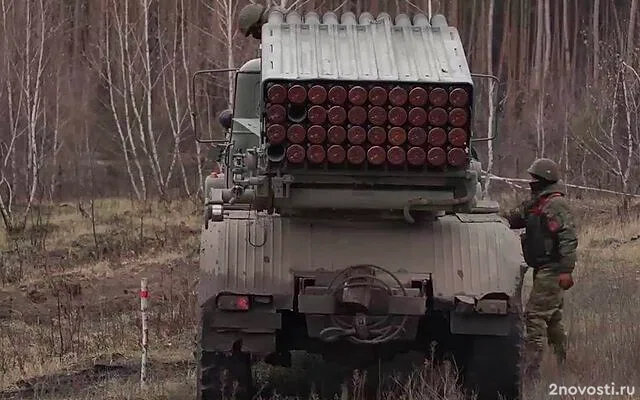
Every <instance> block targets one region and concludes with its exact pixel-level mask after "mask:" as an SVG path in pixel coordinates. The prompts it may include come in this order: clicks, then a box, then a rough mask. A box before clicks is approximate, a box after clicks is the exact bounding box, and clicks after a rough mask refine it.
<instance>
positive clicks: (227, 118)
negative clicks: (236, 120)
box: [218, 109, 233, 129]
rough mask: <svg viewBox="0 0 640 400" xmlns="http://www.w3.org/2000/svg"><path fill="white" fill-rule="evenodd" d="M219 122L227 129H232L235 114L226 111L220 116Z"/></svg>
mask: <svg viewBox="0 0 640 400" xmlns="http://www.w3.org/2000/svg"><path fill="white" fill-rule="evenodd" d="M218 122H219V123H220V125H222V126H223V127H224V128H225V129H229V128H231V124H232V123H233V112H232V111H231V110H229V109H227V110H224V111H222V112H221V113H220V115H218Z"/></svg>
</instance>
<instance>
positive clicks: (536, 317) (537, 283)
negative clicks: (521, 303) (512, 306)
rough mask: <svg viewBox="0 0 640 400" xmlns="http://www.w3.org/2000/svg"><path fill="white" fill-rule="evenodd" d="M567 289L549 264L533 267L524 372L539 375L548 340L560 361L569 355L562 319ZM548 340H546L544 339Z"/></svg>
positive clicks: (533, 375) (527, 316) (527, 313)
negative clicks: (547, 265) (559, 281)
mask: <svg viewBox="0 0 640 400" xmlns="http://www.w3.org/2000/svg"><path fill="white" fill-rule="evenodd" d="M563 304H564V290H563V289H562V288H561V287H560V285H559V284H558V273H557V272H554V271H553V270H551V269H549V268H544V267H543V268H541V269H538V270H534V273H533V289H532V290H531V294H530V296H529V301H528V302H527V306H526V309H525V318H526V326H527V340H526V348H525V350H526V351H525V352H526V354H525V358H526V363H527V368H526V369H525V373H526V374H528V375H530V376H531V377H533V378H537V377H538V376H539V368H540V363H541V361H542V355H543V353H544V348H545V344H546V343H548V344H549V345H550V346H551V347H552V349H553V352H554V353H555V355H556V357H557V358H558V361H559V362H560V363H563V362H564V360H565V358H566V336H565V330H564V324H563V322H562V308H563ZM545 342H546V343H545Z"/></svg>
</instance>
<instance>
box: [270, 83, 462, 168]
mask: <svg viewBox="0 0 640 400" xmlns="http://www.w3.org/2000/svg"><path fill="white" fill-rule="evenodd" d="M263 95H264V98H265V114H264V117H265V125H266V126H265V137H266V140H267V141H268V143H269V144H271V145H274V147H273V148H276V145H277V146H279V147H278V148H279V149H280V150H279V151H280V153H279V154H280V156H279V159H280V160H286V164H281V165H285V166H286V165H297V166H299V167H303V168H304V167H305V166H309V165H319V166H322V165H326V164H331V165H333V166H334V167H338V166H340V165H351V166H361V165H370V166H384V165H386V166H387V167H389V168H390V167H393V168H394V169H397V168H405V169H407V168H410V170H411V171H414V170H422V168H424V167H429V168H442V167H444V166H448V167H451V168H460V167H464V166H465V165H466V164H467V163H468V162H469V156H468V154H469V151H468V146H469V139H470V135H469V124H470V119H471V106H472V105H471V103H472V102H471V98H472V91H471V87H466V86H463V85H459V84H446V85H438V84H425V85H420V84H412V83H397V84H395V85H386V84H380V83H370V84H369V83H360V84H349V83H338V82H333V83H330V82H329V83H328V82H313V83H300V82H295V83H294V82H272V83H269V84H267V87H266V89H265V92H264V94H263ZM274 159H275V158H274ZM270 161H272V162H273V160H272V159H270ZM345 163H346V164H345Z"/></svg>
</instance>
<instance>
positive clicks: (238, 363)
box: [197, 351, 253, 400]
mask: <svg viewBox="0 0 640 400" xmlns="http://www.w3.org/2000/svg"><path fill="white" fill-rule="evenodd" d="M197 390H198V400H227V399H228V400H231V399H233V400H250V399H251V397H252V395H253V377H252V374H251V354H249V353H244V352H232V353H230V354H228V353H225V352H219V351H215V352H209V351H202V352H201V354H200V360H199V363H198V388H197Z"/></svg>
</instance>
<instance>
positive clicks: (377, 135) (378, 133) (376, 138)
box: [367, 126, 387, 145]
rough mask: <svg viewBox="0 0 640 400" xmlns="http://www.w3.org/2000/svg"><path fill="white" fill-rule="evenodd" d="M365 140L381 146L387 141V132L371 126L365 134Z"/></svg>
mask: <svg viewBox="0 0 640 400" xmlns="http://www.w3.org/2000/svg"><path fill="white" fill-rule="evenodd" d="M367 140H368V141H369V143H371V144H375V145H381V144H382V143H384V142H385V140H387V132H385V130H384V128H381V127H379V126H373V127H371V129H369V132H367Z"/></svg>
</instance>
